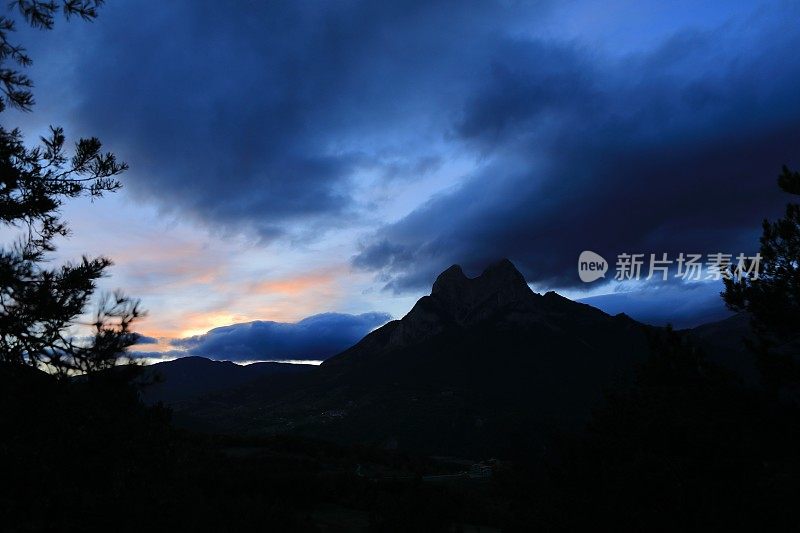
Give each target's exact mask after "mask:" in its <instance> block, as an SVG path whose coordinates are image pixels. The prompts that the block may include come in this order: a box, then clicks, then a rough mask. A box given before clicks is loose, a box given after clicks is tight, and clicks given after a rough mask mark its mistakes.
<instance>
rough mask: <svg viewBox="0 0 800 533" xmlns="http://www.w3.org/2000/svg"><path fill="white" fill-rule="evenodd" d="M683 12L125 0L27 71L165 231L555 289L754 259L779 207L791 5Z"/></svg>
mask: <svg viewBox="0 0 800 533" xmlns="http://www.w3.org/2000/svg"><path fill="white" fill-rule="evenodd" d="M695 4H696V3H686V4H680V3H678V4H674V5H673V4H672V3H670V4H669V6H667V5H666V4H664V3H657V2H653V3H639V2H629V3H626V2H620V3H615V5H616V6H617V8H620V9H625V8H626V6H627V8H630V11H631V12H630V13H627V14H626V15H627V16H625V17H617V16H615V15H614V14H613V13H604V12H600V11H603V10H602V9H599V8H598V7H597V5H596V4H593V3H591V2H577V3H575V5H577V6H578V8H576V9H574V10H571V9H570V8H569V6H567V5H566V4H562V3H556V2H549V1H538V2H457V1H448V0H441V1H427V2H421V1H409V2H366V1H351V2H339V3H331V2H315V1H309V2H293V3H260V2H234V3H220V2H212V1H211V0H202V1H189V0H176V1H174V2H169V3H161V4H159V6H158V9H148V10H146V11H143V10H142V8H141V7H140V6H138V5H137V4H135V3H133V2H131V1H121V2H118V3H114V4H109V5H108V6H105V7H104V9H103V12H102V15H101V18H100V19H99V20H98V23H97V24H96V25H95V27H93V28H91V31H87V32H85V33H80V36H79V38H77V39H72V40H69V39H68V40H66V41H67V42H70V43H72V44H70V45H68V46H67V48H65V50H71V56H70V57H71V58H72V60H71V62H70V63H69V68H61V67H60V66H59V65H60V64H56V62H51V63H50V64H47V63H45V65H44V68H45V69H46V68H48V66H49V67H50V68H52V70H53V72H56V73H57V74H58V76H57V83H58V84H59V85H58V86H59V87H60V89H59V90H60V91H61V92H68V93H69V94H70V95H74V96H75V99H74V101H71V102H70V104H69V105H68V106H66V109H67V110H68V112H69V114H70V119H69V122H70V123H71V125H72V126H74V129H75V130H76V132H77V133H80V134H83V133H84V132H85V133H88V134H92V135H95V134H96V135H98V136H100V137H101V138H102V139H103V140H104V141H106V142H107V144H108V146H109V147H110V148H112V149H113V150H115V151H116V152H118V153H119V154H120V156H121V157H123V158H124V159H126V160H128V161H129V162H130V163H131V165H132V170H131V172H130V173H129V176H128V177H127V178H126V186H127V187H128V190H130V191H132V192H134V193H135V194H136V195H137V197H138V198H141V199H146V200H148V201H150V202H154V203H156V204H157V205H159V206H160V207H161V208H162V209H164V210H166V211H170V212H173V213H175V214H177V215H178V216H179V217H181V218H187V219H191V220H195V221H200V222H201V223H202V224H204V225H205V226H206V227H209V228H212V229H215V230H216V229H220V230H222V231H232V232H250V233H253V234H255V235H256V236H257V237H258V238H259V239H261V240H263V241H268V242H273V241H276V240H281V239H283V240H282V241H281V242H290V243H297V242H302V243H304V244H306V243H309V242H311V243H314V245H315V246H317V245H318V246H320V247H321V248H324V247H325V245H326V241H325V238H326V237H325V236H326V235H330V234H331V233H336V236H335V238H331V240H330V241H328V243H334V244H331V245H330V248H331V249H333V248H335V247H336V246H340V245H341V246H342V249H345V248H348V247H349V248H348V249H347V252H346V255H347V257H350V256H352V257H351V259H350V265H351V266H352V267H354V268H355V270H357V271H361V272H367V273H368V275H374V280H375V283H376V284H377V285H379V286H380V287H381V288H383V289H384V290H385V291H389V293H396V294H399V293H404V294H408V293H412V294H420V293H422V292H425V291H426V290H427V289H428V288H429V287H430V283H431V282H432V280H433V279H435V276H436V274H437V273H438V272H440V271H442V270H443V269H445V268H447V267H448V266H449V265H451V264H453V263H458V264H461V265H463V266H464V268H465V269H466V270H467V272H473V273H477V272H480V271H481V270H482V269H483V268H484V267H485V266H486V265H487V264H490V263H492V262H494V261H496V260H497V259H498V258H501V257H508V258H510V259H511V260H512V261H514V263H515V264H516V265H517V266H518V267H519V268H520V270H521V271H522V272H523V274H524V275H525V276H526V279H527V280H528V281H529V282H531V283H532V284H534V285H536V286H539V287H547V288H557V289H567V290H569V289H574V288H576V287H577V286H578V284H579V280H578V277H577V275H576V269H575V264H576V260H577V257H578V255H579V253H580V252H581V251H583V250H587V249H588V250H593V251H596V252H598V253H600V254H601V255H603V256H604V257H606V258H613V257H615V256H616V254H619V253H623V252H627V253H644V254H648V253H656V254H661V253H668V254H670V255H672V256H674V255H675V254H677V253H678V252H686V253H703V254H707V253H714V252H726V253H734V254H735V253H739V252H744V253H753V252H754V251H755V248H756V246H757V237H758V234H759V231H760V222H761V220H762V219H763V218H764V217H774V216H778V215H779V214H780V212H781V208H782V204H783V202H784V201H785V199H784V198H782V197H781V195H780V193H779V192H778V190H777V188H776V187H775V176H776V174H777V173H778V171H779V170H780V167H781V165H783V164H789V165H798V164H800V158H798V146H800V100H798V99H797V97H796V88H797V86H798V85H799V84H800V63H798V62H797V61H796V58H795V55H796V50H797V49H798V47H800V33H798V32H797V31H796V29H795V22H796V20H798V17H799V16H800V6H798V5H797V4H796V3H792V2H782V1H764V2H760V1H756V0H753V1H742V2H731V3H730V4H729V5H727V4H726V6H725V7H724V8H723V7H720V6H699V5H695ZM570 5H572V4H570ZM620 6H621V7H620ZM632 6H637V7H636V9H633V8H632ZM639 6H645V7H643V8H642V9H639ZM689 7H691V9H689ZM670 10H672V11H670ZM579 12H580V13H582V12H585V13H584V15H585V16H589V15H591V17H590V18H589V22H587V21H586V19H581V17H578V18H571V17H572V15H575V14H576V13H579ZM677 15H680V16H677ZM648 16H649V18H648ZM592 17H594V18H592ZM612 19H613V20H612ZM609 20H612V22H609ZM627 20H630V21H632V22H631V25H629V26H626V27H616V26H614V27H612V28H611V30H609V29H608V28H607V26H608V25H609V24H611V25H612V26H613V25H614V24H623V23H625V21H627ZM132 21H136V22H132ZM164 34H167V35H169V39H163V38H161V37H160V36H162V35H164ZM69 46H72V47H73V48H71V49H70V48H69ZM36 52H37V50H35V49H34V50H32V53H33V55H34V57H35V58H36V57H37V53H36ZM65 53H66V52H65ZM41 56H42V54H39V57H41ZM55 77H56V76H54V75H51V78H55ZM34 78H35V79H37V80H38V79H43V82H44V86H45V88H47V83H49V82H52V79H51V80H50V81H48V79H47V77H46V76H39V77H37V76H36V73H34ZM50 92H53V91H50ZM389 187H391V190H390V192H386V190H388V188H389ZM395 195H396V196H398V197H400V199H399V200H394V203H392V204H391V209H389V208H388V207H387V205H389V201H388V200H387V198H388V197H392V196H395ZM337 232H338V233H337ZM342 243H347V244H346V245H343V244H342ZM684 288H685V287H683V286H681V285H675V286H674V287H671V290H675V291H680V290H682V289H684ZM686 294H687V296H688V295H690V293H688V292H687V293H686ZM692 294H694V293H692ZM615 301H616V300H615ZM637 306H638V308H641V309H643V308H644V307H645V306H644V305H643V304H640V303H637ZM659 316H660V315H659ZM198 349H199V348H198Z"/></svg>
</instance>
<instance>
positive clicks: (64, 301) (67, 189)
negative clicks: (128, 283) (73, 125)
mask: <svg viewBox="0 0 800 533" xmlns="http://www.w3.org/2000/svg"><path fill="white" fill-rule="evenodd" d="M101 4H102V0H62V1H61V2H56V1H52V0H51V1H41V0H16V1H13V2H11V4H9V12H8V16H0V112H1V111H4V110H6V109H7V108H8V107H13V108H17V109H20V110H23V111H30V110H31V107H32V106H33V104H34V99H33V94H32V92H31V90H32V87H33V83H32V81H31V80H30V78H28V77H27V76H26V75H25V74H24V73H23V72H21V71H20V70H19V69H22V68H25V67H27V66H29V65H31V63H32V61H31V58H30V57H29V56H28V55H27V53H26V51H25V49H24V48H22V47H21V46H19V45H15V44H12V43H11V41H10V37H11V34H12V33H13V32H14V30H15V20H14V18H13V17H14V16H15V15H14V14H15V13H16V14H17V15H16V16H18V17H21V19H22V20H23V21H24V22H25V23H27V24H29V25H31V26H32V27H35V28H40V29H51V28H52V27H53V25H54V23H55V19H56V16H57V15H58V12H59V11H61V12H62V13H63V15H64V16H65V17H66V18H67V19H69V18H72V17H79V18H82V19H84V20H93V19H94V18H95V17H96V16H97V8H98V7H99V6H100V5H101ZM66 145H67V143H66V138H65V135H64V131H63V130H62V129H61V128H58V127H51V128H50V134H49V135H48V136H47V137H42V139H41V144H40V145H38V146H35V147H32V148H29V147H26V145H25V144H24V141H23V136H22V133H21V131H20V130H19V129H10V130H9V129H6V128H5V127H3V126H0V223H2V224H3V225H5V226H7V227H9V226H10V227H14V228H17V229H19V230H21V231H20V233H21V234H20V236H19V238H18V240H17V241H16V242H15V243H13V244H11V245H9V246H7V247H3V248H0V361H3V362H6V363H10V364H13V365H25V366H34V367H38V368H43V369H48V370H50V371H51V372H53V373H55V374H58V375H62V376H65V375H69V374H72V373H74V372H91V371H94V370H98V369H104V368H108V367H110V366H113V365H114V364H116V362H117V361H118V359H119V358H120V356H121V354H122V353H123V350H124V349H125V348H126V347H127V346H130V345H131V344H133V343H135V342H136V337H137V335H136V334H135V333H133V332H132V330H131V324H132V323H133V321H134V320H135V319H136V318H138V317H139V316H140V314H141V313H140V311H139V308H138V302H136V301H134V300H131V299H129V298H128V297H126V296H124V295H123V294H121V293H116V294H114V295H113V296H107V297H105V298H103V299H102V301H101V302H100V304H99V306H98V309H97V311H96V313H95V315H94V318H93V319H92V320H86V321H84V323H82V322H81V321H80V318H81V317H82V316H84V314H85V313H86V311H87V308H88V306H89V305H90V303H91V300H92V298H93V297H94V294H95V291H96V287H97V280H98V279H99V278H101V277H103V276H104V275H105V272H106V269H107V268H108V267H109V266H110V265H111V264H112V263H111V260H110V259H108V258H106V257H96V258H89V257H86V256H84V257H83V258H82V260H81V261H80V262H78V263H74V264H73V263H67V264H64V265H61V266H58V267H49V266H48V265H47V262H48V259H49V254H51V253H52V252H54V251H55V249H56V239H57V238H59V237H66V236H68V235H69V233H70V232H69V229H68V227H67V224H66V223H65V222H64V221H63V220H62V218H61V214H60V207H61V206H62V204H63V202H64V201H65V200H67V199H69V198H77V197H81V196H89V197H92V198H96V197H100V196H102V195H103V193H106V192H113V191H116V190H117V189H119V188H120V186H121V184H120V182H119V181H118V179H117V176H118V175H119V174H121V173H122V172H124V171H125V170H126V169H127V165H126V164H125V163H121V162H118V161H117V160H116V158H115V156H114V155H113V154H111V153H104V152H103V151H102V145H101V143H100V141H99V140H98V139H96V138H87V139H80V140H79V141H77V142H76V143H75V146H74V149H73V150H68V148H67V146H66ZM80 325H83V326H88V327H91V328H92V329H93V335H90V336H87V335H81V334H80V332H79V330H78V329H76V326H80Z"/></svg>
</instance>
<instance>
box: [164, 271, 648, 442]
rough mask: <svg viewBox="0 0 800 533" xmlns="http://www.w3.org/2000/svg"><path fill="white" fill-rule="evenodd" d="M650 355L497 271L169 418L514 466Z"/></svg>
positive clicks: (442, 284)
mask: <svg viewBox="0 0 800 533" xmlns="http://www.w3.org/2000/svg"><path fill="white" fill-rule="evenodd" d="M646 353H647V342H646V335H645V332H644V327H643V326H642V325H641V324H639V323H637V322H635V321H633V320H632V319H630V318H628V317H626V316H625V315H618V316H609V315H607V314H606V313H603V312H602V311H600V310H598V309H595V308H593V307H591V306H588V305H584V304H580V303H576V302H573V301H571V300H568V299H566V298H564V297H562V296H559V295H558V294H556V293H554V292H548V293H546V294H544V295H541V294H536V293H534V292H533V291H532V290H531V289H530V288H529V287H528V285H527V283H526V282H525V279H524V278H523V276H522V275H521V274H520V273H519V271H517V269H516V268H515V267H514V266H513V265H512V264H511V262H509V261H507V260H503V261H501V262H499V263H497V264H495V265H492V266H491V267H489V268H487V269H486V270H485V271H484V272H483V273H482V274H481V275H480V276H478V277H476V278H468V277H467V276H466V275H465V274H464V273H463V271H462V270H461V268H460V267H458V266H453V267H450V268H449V269H447V270H446V271H445V272H443V273H442V274H441V275H440V276H439V277H438V278H437V279H436V282H435V283H434V284H433V289H432V291H431V294H430V295H429V296H424V297H423V298H421V299H420V300H419V301H418V302H417V303H416V305H415V306H414V307H413V309H412V310H411V311H410V312H409V313H408V314H407V315H406V316H405V317H403V318H402V319H401V320H395V321H392V322H389V323H388V324H386V325H384V326H383V327H381V328H378V329H377V330H375V331H373V332H372V333H370V334H369V335H367V336H366V337H364V339H362V340H361V341H360V342H359V343H357V344H356V345H355V346H353V347H352V348H350V349H348V350H346V351H344V352H342V353H341V354H339V355H337V356H335V357H333V358H331V359H328V360H327V361H325V362H324V363H323V364H322V365H321V367H320V368H318V369H316V370H313V371H309V372H303V373H300V374H297V373H295V375H268V376H265V377H263V378H260V379H257V380H255V381H253V382H252V383H250V384H249V385H246V386H244V387H240V388H238V389H235V390H231V391H228V392H226V393H221V394H217V395H214V396H213V397H208V398H204V399H199V400H195V401H190V402H184V403H182V404H179V405H177V406H176V416H177V419H178V420H180V421H183V422H184V423H186V424H189V425H193V426H195V427H202V428H205V429H211V430H214V431H224V432H246V433H275V432H297V433H303V434H308V435H312V436H316V437H321V438H330V439H334V440H342V441H349V442H353V441H357V442H364V443H375V444H382V445H390V446H395V445H396V446H398V447H400V448H407V449H414V450H418V451H426V452H437V453H448V454H451V455H452V454H465V455H476V454H483V453H486V454H494V455H502V454H512V453H515V449H518V450H523V449H529V446H530V445H531V443H534V442H540V439H541V437H542V436H544V435H545V433H547V432H549V431H551V430H552V429H553V428H557V427H571V428H575V427H580V426H581V425H582V424H583V423H584V422H585V421H586V419H587V418H588V416H589V414H590V411H591V409H592V408H593V407H594V406H595V405H597V403H598V402H599V401H600V400H601V398H602V394H603V391H604V389H605V388H608V387H611V386H614V385H617V384H619V383H620V382H621V381H626V380H628V379H630V376H631V374H632V372H633V368H634V366H635V363H636V362H637V361H639V360H641V359H642V358H643V357H644V356H645V355H646Z"/></svg>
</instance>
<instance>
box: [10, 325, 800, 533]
mask: <svg viewBox="0 0 800 533" xmlns="http://www.w3.org/2000/svg"><path fill="white" fill-rule="evenodd" d="M0 370H2V372H0V381H1V383H0V385H1V387H0V420H1V421H2V427H3V438H2V439H0V461H1V463H0V471H1V472H2V477H1V478H0V519H1V520H2V523H1V524H0V526H1V527H0V529H2V530H3V531H9V532H14V531H62V532H68V531H404V532H406V531H531V530H540V531H574V530H576V529H590V528H591V529H592V530H596V529H600V528H613V530H614V531H675V530H698V529H703V530H711V531H715V530H742V529H743V528H745V529H747V530H759V531H766V530H769V531H775V530H777V531H780V530H796V526H797V525H798V524H800V521H798V520H799V519H800V511H799V510H798V506H797V505H796V497H797V494H799V493H800V490H799V489H800V483H799V482H798V480H800V453H798V450H800V416H798V413H799V412H800V411H798V409H797V407H796V403H795V402H794V400H793V399H792V396H791V395H787V394H778V395H775V394H767V393H765V392H763V391H760V390H758V389H755V388H751V387H747V386H744V385H743V384H742V383H741V381H740V380H737V379H736V378H735V377H734V376H732V375H730V374H729V373H728V372H726V371H724V370H722V369H720V368H718V367H715V366H714V365H713V364H711V363H708V362H706V361H705V360H704V359H703V358H702V356H701V354H699V353H698V352H697V351H695V350H693V349H687V348H686V347H685V346H683V345H682V343H681V341H679V340H677V339H676V338H673V339H672V340H670V339H667V341H666V342H665V343H664V344H663V345H662V346H661V348H660V349H659V350H658V351H657V352H656V354H655V355H654V356H653V358H651V360H650V361H648V362H647V363H646V364H644V365H642V366H641V368H639V369H638V370H637V380H636V383H635V384H634V385H632V386H630V387H627V388H625V389H621V390H617V391H610V392H609V394H608V396H607V400H606V402H605V405H604V406H603V407H602V408H600V409H598V410H597V412H595V414H594V416H593V417H592V421H591V423H590V424H589V426H588V427H587V428H586V430H585V431H583V432H580V433H559V432H557V431H553V433H552V434H551V435H549V436H548V438H547V441H546V444H544V445H542V446H540V447H536V448H531V449H528V450H520V453H518V454H517V455H515V456H514V457H494V458H493V457H489V456H486V457H459V458H447V457H426V456H421V455H413V454H408V453H404V452H403V451H402V450H400V451H397V450H395V451H390V450H386V449H383V448H380V447H365V446H358V445H349V446H345V445H334V444H330V443H326V442H323V441H319V440H314V439H311V438H308V437H300V436H289V435H284V436H272V437H259V438H257V437H249V438H246V437H232V436H219V435H200V434H195V433H191V432H187V431H186V430H179V429H176V428H175V427H174V426H173V425H172V423H171V419H170V416H171V415H170V413H169V411H167V410H165V409H163V408H161V407H158V406H156V407H146V406H145V405H144V404H142V403H141V402H140V401H139V399H138V393H137V391H136V390H134V389H132V388H131V387H129V386H127V385H126V381H125V380H124V379H122V378H120V377H119V376H117V377H113V378H108V377H106V378H103V379H91V380H88V381H83V382H74V381H73V382H57V381H55V380H54V379H52V378H51V377H49V376H47V375H45V374H42V373H40V372H37V371H32V370H30V369H15V368H2V369H0ZM118 378H119V379H118Z"/></svg>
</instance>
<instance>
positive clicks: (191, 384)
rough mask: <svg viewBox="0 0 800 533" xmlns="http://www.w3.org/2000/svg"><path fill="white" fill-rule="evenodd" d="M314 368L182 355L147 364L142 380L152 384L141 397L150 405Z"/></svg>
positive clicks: (144, 389)
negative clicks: (236, 361)
mask: <svg viewBox="0 0 800 533" xmlns="http://www.w3.org/2000/svg"><path fill="white" fill-rule="evenodd" d="M312 368H314V367H313V366H312V365H295V364H288V363H268V362H264V363H252V364H249V365H237V364H236V363H232V362H230V361H213V360H211V359H206V358H205V357H182V358H179V359H175V360H173V361H164V362H161V363H156V364H153V365H149V366H147V367H145V368H144V370H143V375H142V377H141V380H142V381H143V382H144V383H148V385H146V386H145V387H143V389H142V391H141V396H142V400H143V401H144V402H145V403H148V404H154V403H157V402H164V403H166V404H172V403H175V402H180V401H185V400H190V399H193V398H198V397H201V396H204V395H207V394H212V393H218V392H221V391H224V390H228V389H233V388H237V387H241V386H243V385H245V384H247V383H249V382H252V381H255V380H256V379H258V378H261V377H264V376H268V375H279V376H289V375H297V374H300V373H303V372H307V371H309V370H311V369H312Z"/></svg>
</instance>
